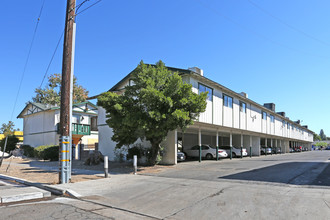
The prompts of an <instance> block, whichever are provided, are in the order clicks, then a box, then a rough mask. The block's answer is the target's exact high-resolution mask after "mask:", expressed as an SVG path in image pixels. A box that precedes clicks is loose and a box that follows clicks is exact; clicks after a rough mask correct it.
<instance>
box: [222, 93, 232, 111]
mask: <svg viewBox="0 0 330 220" xmlns="http://www.w3.org/2000/svg"><path fill="white" fill-rule="evenodd" d="M223 105H224V106H227V107H229V108H233V98H232V97H230V96H227V95H223Z"/></svg>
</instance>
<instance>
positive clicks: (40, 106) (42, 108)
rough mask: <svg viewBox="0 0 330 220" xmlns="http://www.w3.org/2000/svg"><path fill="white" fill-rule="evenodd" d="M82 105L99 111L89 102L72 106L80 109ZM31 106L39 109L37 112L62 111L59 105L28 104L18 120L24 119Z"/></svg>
mask: <svg viewBox="0 0 330 220" xmlns="http://www.w3.org/2000/svg"><path fill="white" fill-rule="evenodd" d="M81 105H90V106H92V107H93V108H94V109H92V110H97V109H98V108H97V106H96V105H94V104H93V103H91V102H89V101H85V102H80V103H75V104H73V105H72V106H76V107H78V106H81ZM29 106H33V107H35V108H36V109H37V112H42V111H49V110H56V109H60V106H58V105H50V104H43V103H37V102H28V103H27V104H26V106H25V107H24V109H23V110H22V111H21V112H20V113H19V114H18V116H17V118H23V117H24V115H23V113H24V112H25V111H26V110H27V109H28V108H29ZM32 114H33V113H32Z"/></svg>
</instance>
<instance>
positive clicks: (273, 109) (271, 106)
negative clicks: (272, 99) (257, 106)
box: [264, 103, 275, 112]
mask: <svg viewBox="0 0 330 220" xmlns="http://www.w3.org/2000/svg"><path fill="white" fill-rule="evenodd" d="M264 107H265V108H268V109H269V110H271V111H273V112H275V104H274V103H265V104H264Z"/></svg>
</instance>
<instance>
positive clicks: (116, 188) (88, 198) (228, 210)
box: [0, 151, 330, 220]
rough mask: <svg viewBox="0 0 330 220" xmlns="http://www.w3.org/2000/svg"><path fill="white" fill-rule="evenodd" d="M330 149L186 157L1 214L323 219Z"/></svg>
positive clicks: (328, 200) (329, 198)
mask: <svg viewBox="0 0 330 220" xmlns="http://www.w3.org/2000/svg"><path fill="white" fill-rule="evenodd" d="M329 158H330V151H314V152H302V153H293V154H284V155H268V156H260V157H254V158H244V159H239V158H235V159H233V160H229V159H225V160H221V161H215V160H213V161H203V162H201V163H199V162H198V161H188V162H183V163H179V164H178V165H177V166H173V167H168V168H167V169H165V170H164V171H162V172H159V173H149V174H143V175H113V176H111V178H108V179H100V180H93V181H84V182H78V183H73V184H62V185H55V186H54V187H57V188H58V189H61V190H66V191H67V192H68V193H71V195H74V196H76V198H63V197H62V198H57V199H55V200H51V201H47V202H38V203H37V202H34V203H29V204H15V205H6V206H2V207H0V213H2V214H1V216H0V219H22V218H26V219H283V220H284V219H285V220H288V219H299V220H300V219H308V220H310V219H321V220H323V219H324V220H327V219H329V217H330V183H329V176H330V173H329V172H330V166H329V161H330V160H329Z"/></svg>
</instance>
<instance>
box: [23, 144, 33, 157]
mask: <svg viewBox="0 0 330 220" xmlns="http://www.w3.org/2000/svg"><path fill="white" fill-rule="evenodd" d="M20 149H22V150H23V155H24V156H27V157H34V147H31V146H30V145H26V144H24V145H22V146H21V147H20Z"/></svg>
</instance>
